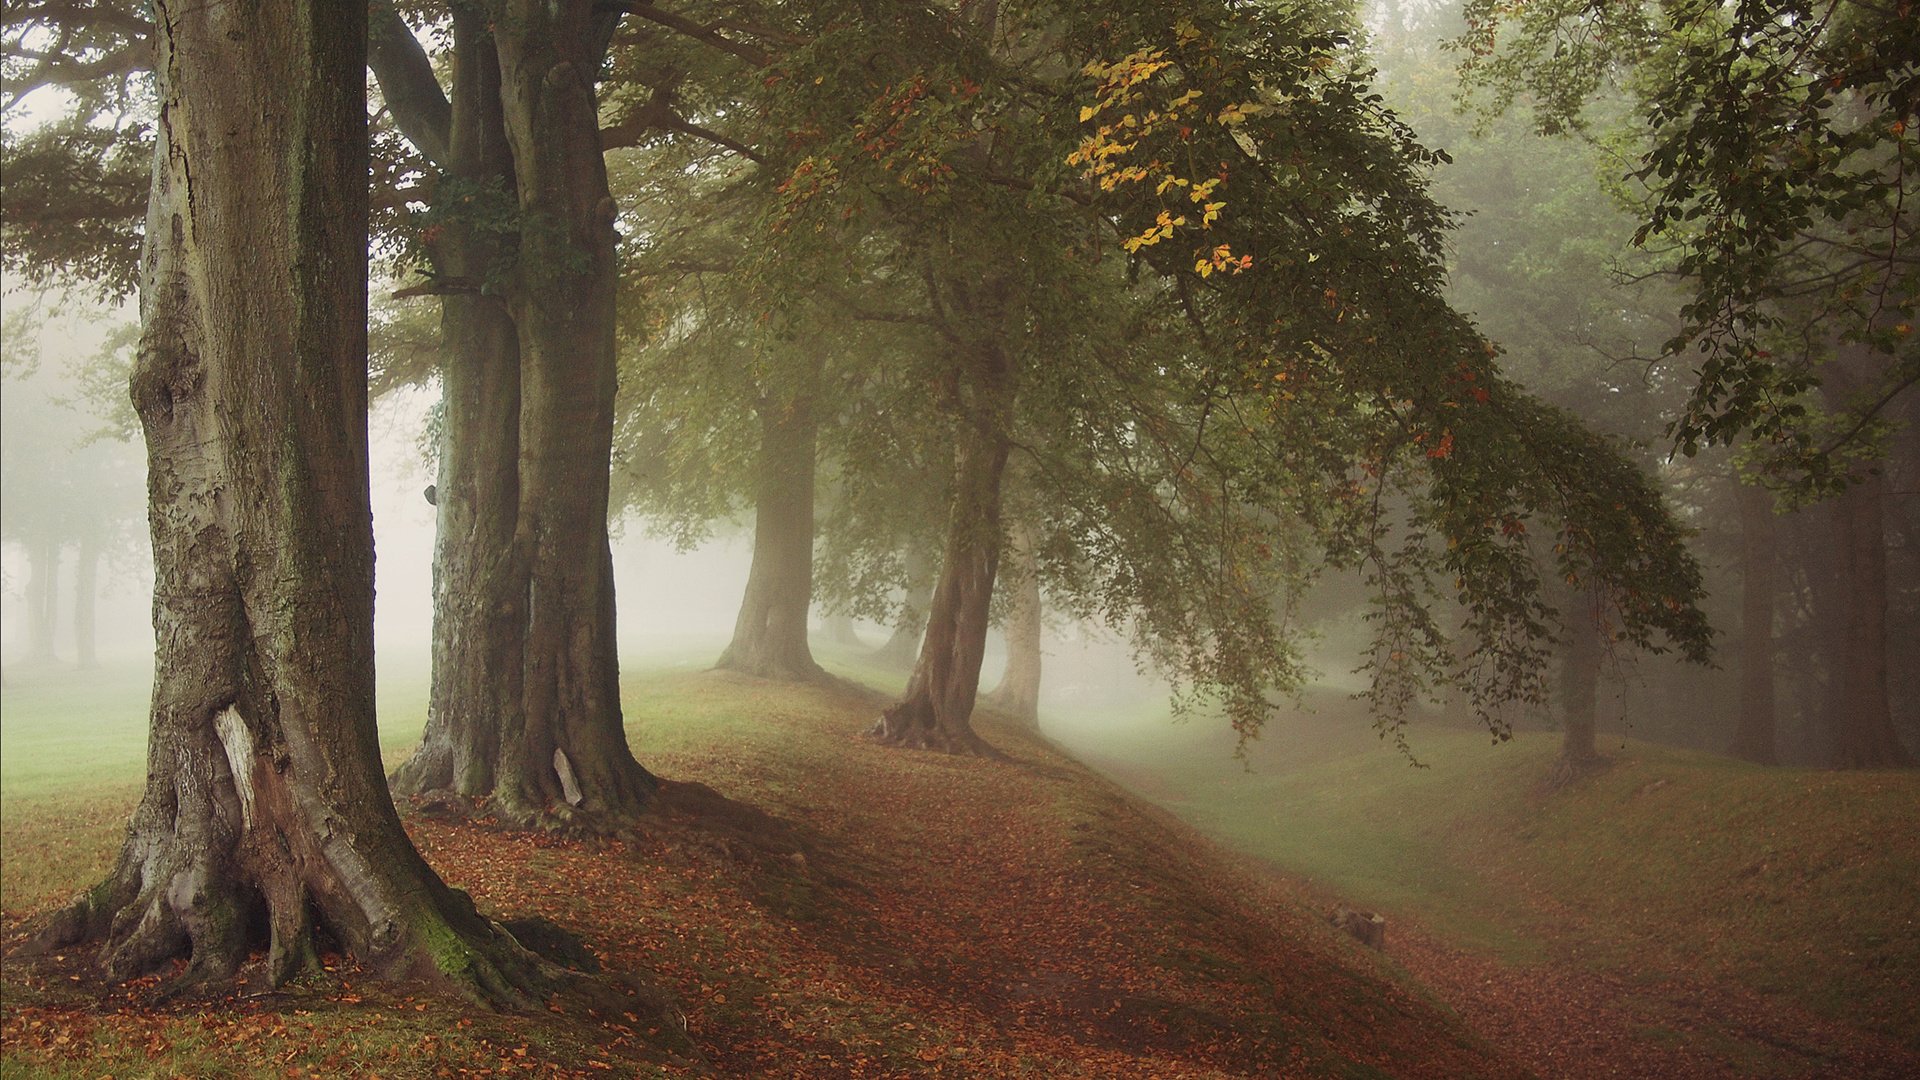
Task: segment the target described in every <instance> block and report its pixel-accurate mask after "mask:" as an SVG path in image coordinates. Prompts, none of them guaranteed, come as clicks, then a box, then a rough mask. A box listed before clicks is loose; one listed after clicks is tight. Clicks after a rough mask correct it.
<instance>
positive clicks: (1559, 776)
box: [1548, 589, 1607, 787]
mask: <svg viewBox="0 0 1920 1080" xmlns="http://www.w3.org/2000/svg"><path fill="white" fill-rule="evenodd" d="M1602 632H1603V629H1602V622H1601V599H1600V597H1599V596H1598V595H1596V594H1595V593H1594V592H1592V591H1591V590H1586V589H1583V590H1581V591H1580V592H1578V593H1576V594H1575V596H1574V599H1573V602H1572V604H1571V605H1570V606H1569V610H1568V612H1567V651H1566V653H1565V655H1564V657H1563V659H1562V661H1561V668H1560V718H1561V724H1562V730H1563V731H1564V735H1563V736H1562V738H1561V741H1560V757H1559V758H1558V759H1556V760H1555V761H1554V763H1553V771H1552V774H1551V776H1550V777H1549V778H1548V785H1549V786H1551V787H1560V786H1563V785H1565V784H1568V783H1571V782H1572V781H1574V780H1576V779H1578V778H1579V777H1581V776H1584V775H1586V774H1587V773H1590V772H1594V771H1596V770H1599V769H1601V768H1604V767H1605V766H1606V764H1607V759H1606V758H1605V757H1604V756H1603V755H1602V754H1601V753H1600V751H1599V749H1598V748H1597V747H1596V746H1595V744H1594V731H1595V723H1594V718H1595V712H1596V709H1595V705H1596V701H1595V699H1596V698H1597V697H1598V695H1599V691H1600V659H1601V656H1602V654H1603V653H1604V646H1603V643H1602V641H1601V638H1600V635H1601V634H1602Z"/></svg>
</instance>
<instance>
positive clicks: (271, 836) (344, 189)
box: [39, 2, 544, 1001]
mask: <svg viewBox="0 0 1920 1080" xmlns="http://www.w3.org/2000/svg"><path fill="white" fill-rule="evenodd" d="M156 15H157V16H158V19H157V22H156V30H155V32H154V42H155V45H156V47H157V54H156V55H157V58H158V63H157V64H156V66H155V73H156V74H155V80H156V84H157V88H158V94H159V102H160V111H159V118H158V125H157V131H158V141H157V144H156V148H155V167H154V171H153V189H152V195H151V199H150V208H149V212H148V218H147V228H146V250H145V255H144V257H143V260H142V262H143V265H144V267H145V271H144V277H143V281H142V290H141V293H142V323H143V330H142V337H141V346H140V352H139V361H138V363H137V366H136V368H135V370H134V373H133V378H132V387H131V389H132V396H133V400H134V404H135V409H136V411H137V412H138V413H139V416H140V420H141V424H142V427H143V430H144V432H145V437H146V442H147V449H148V462H149V489H148V490H149V498H150V500H151V515H150V520H151V522H152V531H153V547H154V555H155V572H156V579H157V585H156V591H155V595H156V604H155V614H154V623H155V630H156V633H157V637H158V645H157V650H156V655H155V665H154V666H155V672H156V676H155V678H156V683H155V687H154V695H153V712H152V729H151V736H150V742H149V768H148V779H147V789H146V792H145V794H144V796H143V797H142V800H141V802H140V805H139V807H138V808H137V809H136V810H135V812H134V817H133V821H132V824H131V825H130V826H129V828H128V834H127V841H126V845H125V847H124V848H123V849H122V851H121V855H120V858H119V861H118V863H117V864H116V866H115V867H114V869H113V870H112V871H111V872H110V873H109V875H108V876H107V878H106V880H104V881H103V882H101V883H100V884H99V885H97V886H95V887H94V888H93V889H91V890H90V891H88V892H87V893H85V894H83V895H82V896H81V897H80V898H78V899H77V900H76V901H75V902H74V903H73V904H72V905H71V906H69V907H68V908H66V909H65V910H64V911H62V912H60V913H58V914H57V915H55V916H54V917H53V919H52V920H51V922H50V923H49V925H48V926H47V927H45V929H44V930H43V932H42V933H41V935H40V937H39V942H40V944H41V946H42V947H45V948H52V947H65V946H68V945H71V944H74V943H77V942H80V941H99V942H101V943H102V944H103V951H102V967H103V968H104V970H105V972H106V973H107V974H108V975H109V976H110V977H113V978H127V977H130V976H133V975H137V974H140V973H142V972H145V971H148V970H150V969H153V968H155V967H158V966H160V965H162V964H164V963H165V962H167V961H169V960H172V959H175V958H183V959H187V960H188V961H189V967H188V969H187V972H186V974H185V975H184V977H183V978H184V980H185V981H186V983H188V984H192V983H195V982H201V981H213V980H220V979H224V978H226V977H228V976H230V975H231V974H232V973H233V972H234V971H235V970H236V969H237V968H238V967H239V966H240V965H241V964H242V963H243V962H244V961H245V960H246V959H247V956H248V954H249V952H250V951H251V949H252V948H253V947H254V946H255V945H256V944H259V943H260V942H258V940H257V938H258V937H259V936H261V935H262V934H264V936H265V938H266V942H265V944H267V945H268V948H269V954H268V960H267V973H268V979H269V981H270V982H271V983H272V984H274V985H278V984H280V983H283V982H285V981H286V980H288V979H290V978H292V977H294V976H296V975H299V974H301V973H303V972H306V971H309V970H313V969H316V968H317V967H318V962H319V948H320V945H319V938H318V935H320V934H322V933H324V934H326V935H328V936H329V937H330V938H331V939H332V940H334V941H336V942H338V943H339V944H340V945H341V946H342V947H343V948H344V949H345V950H346V951H347V952H349V953H350V954H352V955H354V956H356V957H359V958H361V959H363V960H364V961H366V962H367V963H369V964H370V965H371V966H373V967H374V968H375V969H377V970H379V971H381V972H383V973H385V974H387V975H390V976H395V977H426V978H431V979H437V980H440V981H443V982H446V983H450V984H452V985H454V986H456V987H458V988H460V989H461V990H463V991H465V992H467V993H470V994H472V995H474V996H477V997H482V998H486V999H490V1000H502V1001H507V1000H511V1001H525V1000H528V998H527V997H526V991H528V990H530V989H532V988H534V987H536V986H537V985H538V984H539V982H540V980H541V979H542V978H544V976H542V975H541V974H540V966H539V964H538V962H537V961H535V960H534V959H533V958H532V957H531V956H530V954H528V953H526V952H525V951H524V950H522V949H520V948H519V946H518V945H517V944H516V943H515V942H514V941H513V939H512V937H511V936H510V935H508V934H506V933H505V932H504V931H502V930H501V929H500V928H498V927H497V926H494V925H493V924H491V923H489V922H488V921H486V920H485V919H483V918H481V917H480V916H479V915H478V914H477V913H476V912H475V911H474V908H473V905H472V902H471V901H470V900H468V899H467V898H466V897H465V895H464V894H461V893H458V892H456V891H454V890H452V889H449V888H447V887H446V886H445V885H444V884H443V883H442V882H441V881H440V879H439V878H438V877H437V876H436V875H435V874H434V873H433V871H432V870H431V869H430V868H428V866H427V865H426V863H425V862H424V861H423V860H422V859H421V858H420V856H419V853H418V852H416V851H415V850H414V848H413V846H412V844H411V843H409V842H408V840H407V837H406V834H405V833H404V832H403V831H402V830H401V827H400V821H399V818H398V816H397V814H396V813H395V812H394V808H393V804H392V801H391V800H390V799H389V798H388V797H387V793H386V788H385V784H384V782H383V780H382V777H381V775H380V758H379V746H378V741H377V732H376V730H375V726H374V706H373V700H374V699H373V537H372V511H371V504H370V494H369V490H368V475H367V442H366V439H367V429H366V338H365V330H364V328H365V325H366V320H365V304H366V254H365V253H366V241H367V232H366V220H367V217H366V199H365V187H364V183H365V169H366V146H367V136H366V130H367V129H366V123H367V121H366V116H367V113H366V97H365V90H364V87H365V80H364V78H363V77H362V71H363V69H364V66H365V55H366V54H365V48H366V45H365V42H366V9H365V8H363V7H360V6H358V5H351V4H332V3H306V2H302V3H288V4H283V5H278V6H275V7H272V8H270V9H262V10H257V11H256V10H242V9H239V8H234V7H229V6H223V5H212V6H207V5H176V4H172V3H167V2H162V3H160V4H158V5H157V6H156ZM263 118H264V119H263Z"/></svg>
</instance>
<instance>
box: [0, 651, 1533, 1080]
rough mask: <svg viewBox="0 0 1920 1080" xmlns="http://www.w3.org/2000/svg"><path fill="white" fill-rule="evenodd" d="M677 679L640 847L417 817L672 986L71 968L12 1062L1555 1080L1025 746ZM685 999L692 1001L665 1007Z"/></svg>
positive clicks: (489, 878)
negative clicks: (516, 1002) (556, 986)
mask: <svg viewBox="0 0 1920 1080" xmlns="http://www.w3.org/2000/svg"><path fill="white" fill-rule="evenodd" d="M669 689H670V691H671V692H673V693H676V694H680V695H699V696H702V697H703V698H704V699H708V700H709V702H710V699H711V698H714V697H718V698H720V699H721V700H724V701H725V702H727V704H728V706H729V711H730V716H731V718H730V719H727V720H724V721H722V722H719V723H716V724H713V725H711V733H710V734H711V741H710V742H705V743H701V744H699V745H693V746H690V747H688V746H683V748H682V749H680V750H679V751H678V752H663V751H658V750H656V751H653V752H649V749H648V745H647V737H646V722H645V720H644V716H645V708H646V706H645V702H644V701H643V702H638V703H636V704H635V706H633V707H632V708H630V715H637V716H639V717H641V719H640V720H639V721H638V723H637V727H638V731H637V735H636V739H635V743H636V749H637V751H638V752H639V753H640V755H641V756H642V759H643V760H645V761H646V762H647V764H648V766H649V767H650V768H653V769H655V770H656V771H658V772H661V773H664V774H666V775H673V776H680V777H685V778H687V780H689V781H698V783H697V784H683V785H673V786H670V787H669V788H668V790H667V794H666V796H665V797H664V798H663V800H662V806H661V807H660V809H659V811H658V813H657V815H656V818H655V820H654V821H652V822H650V823H648V825H647V826H645V827H643V828H642V829H641V830H639V831H638V833H636V834H635V835H634V836H633V837H631V838H630V839H627V840H605V839H569V838H560V837H554V836H548V835H542V834H535V833H522V832H511V831H506V830H501V829H498V828H495V827H491V826H489V825H488V824H487V823H485V821H484V820H480V821H475V820H469V819H464V818H461V817H459V816H453V817H437V816H422V815H416V816H414V817H412V818H411V819H410V820H409V829H410V831H411V833H412V835H413V837H414V840H415V843H416V844H418V845H419V846H420V848H421V850H422V852H423V853H424V854H425V855H426V857H427V858H428V860H429V861H430V862H431V863H432V864H433V865H434V866H435V867H436V868H437V869H439V870H440V872H441V873H442V874H443V875H445V876H446V878H447V879H448V880H449V881H450V882H451V883H453V884H455V885H458V886H460V887H462V888H465V889H467V890H469V891H470V892H472V893H473V895H474V897H475V899H476V901H477V902H478V903H479V905H480V907H481V910H483V911H486V912H489V913H494V914H496V915H498V916H499V917H502V918H510V917H524V916H540V917H544V918H546V919H550V920H552V921H553V922H554V923H556V924H558V925H559V926H562V927H565V928H566V929H567V930H569V931H572V932H573V933H575V934H577V935H579V936H580V937H581V938H582V939H584V941H585V943H586V945H587V947H588V948H589V949H590V950H591V951H592V953H593V955H594V958H595V959H597V960H598V962H599V964H600V965H601V966H602V968H603V969H605V970H606V971H608V972H612V973H628V974H630V975H631V976H632V977H633V978H634V979H635V980H638V981H640V982H643V983H645V984H647V989H646V990H644V991H641V992H636V993H635V994H634V995H633V998H632V1000H633V1001H634V1002H635V1008H633V1009H632V1010H629V1011H625V1012H624V1013H621V1014H619V1015H615V1014H613V1013H612V1012H609V1011H608V1008H607V1006H606V1004H605V1002H606V1000H607V998H606V996H605V995H601V996H598V997H596V998H594V999H592V1002H593V1003H592V1004H589V1003H588V1001H587V1000H586V999H582V1000H580V1001H575V1000H573V999H563V998H555V999H554V1000H553V1001H552V1002H550V1003H549V1007H548V1010H547V1012H546V1013H544V1014H542V1015H522V1016H512V1015H495V1014H481V1013H471V1012H469V1011H468V1010H465V1009H463V1008H462V1007H461V1006H460V1004H459V1003H458V1002H450V1001H446V1000H440V999H433V1000H429V999H426V998H420V999H417V1000H416V999H414V998H410V997H408V996H406V991H405V989H404V988H402V989H398V990H396V989H394V988H390V987H383V986H381V985H379V984H377V983H374V982H372V981H370V980H364V979H363V976H362V974H361V973H360V972H358V971H354V970H350V969H349V968H347V967H346V965H343V964H339V963H337V962H336V963H335V964H334V965H333V966H334V969H335V970H332V971H330V972H328V973H326V975H325V976H324V977H323V978H316V979H313V980H310V981H309V982H308V983H307V984H305V985H303V986H301V987H298V988H295V989H294V990H291V991H287V992H276V993H272V994H261V995H258V996H248V995H247V988H246V987H245V986H242V987H239V988H237V993H236V994H235V995H234V996H231V997H228V998H225V999H221V1000H217V1001H203V1002H197V1003H192V1004H175V1005H170V1006H168V1005H160V1004H157V1003H155V1002H154V1001H153V1000H152V993H153V991H152V981H143V984H134V985H129V986H126V987H120V988H114V989H112V990H110V991H108V992H106V993H104V994H101V993H100V992H98V991H89V990H87V989H85V987H86V986H87V983H86V982H85V981H84V979H82V978H81V975H82V972H81V969H80V967H79V961H80V958H78V957H68V958H66V959H65V960H62V961H57V962H51V963H49V964H47V965H45V966H42V967H38V968H36V969H34V970H33V971H32V972H30V973H26V974H24V975H23V974H22V973H19V972H9V974H8V977H7V978H8V990H9V993H8V995H7V998H8V1000H7V1002H6V1005H5V1011H4V1017H3V1019H0V1023H3V1024H4V1027H3V1028H0V1035H4V1038H5V1043H6V1045H7V1048H8V1049H7V1056H8V1058H10V1059H13V1060H15V1061H17V1062H19V1063H21V1064H24V1065H27V1066H29V1067H43V1068H64V1069H68V1070H70V1071H73V1072H74V1073H75V1074H76V1075H80V1074H84V1075H91V1076H99V1075H117V1076H119V1075H194V1076H198V1075H221V1074H226V1075H244V1076H309V1075H318V1076H329V1077H331V1076H345V1075H351V1076H383V1077H402V1076H407V1077H413V1076H481V1075H493V1076H500V1075H508V1076H602V1075H608V1074H618V1075H681V1074H686V1075H720V1076H775V1077H821V1078H835V1080H839V1078H850V1077H896V1076H990V1077H1035V1078H1039V1077H1047V1078H1053V1077H1088V1078H1109V1077H1162V1078H1168V1080H1174V1078H1185V1077H1195V1078H1200V1077H1240V1076H1246V1077H1284V1076H1318V1075H1327V1074H1330V1073H1346V1072H1365V1071H1367V1069H1369V1068H1372V1069H1378V1070H1381V1071H1383V1072H1385V1073H1387V1074H1389V1075H1394V1076H1414V1077H1418V1076H1431V1077H1456V1076H1468V1075H1475V1076H1495V1077H1499V1076H1519V1075H1524V1073H1523V1071H1522V1070H1521V1069H1520V1068H1519V1067H1518V1066H1516V1065H1515V1064H1513V1063H1512V1062H1510V1061H1508V1060H1506V1059H1504V1058H1502V1057H1500V1056H1499V1055H1498V1054H1496V1053H1495V1052H1494V1051H1492V1050H1490V1049H1489V1048H1487V1046H1486V1045H1485V1044H1484V1043H1481V1042H1480V1041H1479V1040H1478V1039H1476V1038H1475V1037H1474V1036H1472V1035H1471V1034H1469V1033H1468V1032H1467V1031H1466V1029H1465V1028H1464V1027H1463V1026H1461V1025H1460V1024H1459V1023H1458V1021H1456V1020H1453V1019H1450V1018H1449V1017H1447V1016H1446V1015H1444V1014H1443V1013H1442V1012H1441V1011H1440V1010H1439V1009H1438V1008H1437V1007H1436V1006H1434V1005H1433V1004H1431V1002H1430V1000H1429V998H1428V996H1427V995H1426V994H1425V993H1424V992H1423V991H1420V990H1418V989H1416V988H1413V987H1411V986H1409V985H1406V984H1404V983H1403V982H1401V981H1399V980H1398V979H1397V978H1396V976H1395V975H1394V974H1393V973H1392V971H1391V970H1390V968H1389V966H1388V965H1386V964H1384V963H1382V962H1381V961H1379V960H1378V959H1377V958H1375V957H1373V956H1372V955H1370V954H1368V953H1366V952H1365V951H1364V950H1362V949H1361V948H1360V947H1359V946H1357V945H1355V944H1354V943H1352V942H1350V941H1347V940H1345V939H1344V938H1342V937H1340V936H1338V935H1336V934H1335V933H1334V932H1333V931H1331V930H1330V929H1329V928H1327V927H1326V926H1325V925H1324V924H1323V923H1322V922H1321V920H1320V919H1319V918H1318V917H1317V916H1316V915H1315V914H1314V913H1313V912H1312V911H1310V910H1308V909H1307V908H1306V907H1304V906H1302V905H1300V904H1298V903H1296V902H1294V901H1293V900H1291V899H1289V898H1287V897H1286V896H1285V895H1284V894H1283V893H1281V892H1279V891H1277V890H1276V889H1275V888H1273V887H1271V886H1269V885H1266V884H1262V883H1261V882H1260V881H1259V880H1258V878H1257V877H1256V876H1254V875H1251V874H1248V873H1246V872H1244V871H1243V870H1242V869H1240V868H1238V867H1237V865H1236V864H1235V862H1234V861H1233V860H1230V859H1224V858H1221V857H1220V856H1218V855H1216V854H1215V853H1214V852H1213V850H1212V849H1211V847H1210V846H1209V845H1208V844H1206V843H1205V842H1203V841H1201V840H1200V839H1199V838H1198V837H1197V836H1196V835H1195V834H1193V833H1192V832H1191V831H1189V830H1187V829H1186V828H1185V827H1183V826H1180V825H1177V824H1174V823H1172V822H1171V821H1170V819H1167V818H1166V817H1164V816H1163V815H1160V814H1158V813H1157V812H1155V811H1151V810H1148V809H1145V808H1143V807H1142V806H1141V805H1139V804H1138V803H1136V802H1134V801H1132V800H1130V799H1128V798H1127V797H1125V796H1123V795H1122V794H1120V793H1119V792H1118V790H1117V789H1115V788H1113V787H1111V786H1110V785H1108V784H1106V783H1105V782H1103V781H1101V780H1099V779H1097V778H1096V777H1094V776H1093V775H1092V774H1090V773H1089V772H1087V771H1086V770H1084V769H1082V768H1080V767H1079V766H1077V765H1074V764H1072V763H1070V762H1068V761H1066V760H1065V759H1063V758H1061V757H1060V756H1058V755H1056V754H1054V753H1053V752H1051V751H1050V750H1048V749H1046V748H1044V747H1043V746H1041V745H1040V744H1038V743H1036V742H1032V741H1028V740H1027V739H1026V737H1024V736H1021V735H1018V734H1015V733H1013V732H1008V731H999V730H991V729H990V730H989V731H988V735H989V737H990V739H991V740H992V741H994V742H995V743H996V744H998V745H999V746H1000V747H1001V748H1002V749H1003V750H1006V751H1007V752H1008V754H1009V756H1010V760H1007V761H994V760H986V759H979V758H955V757H950V756H947V755H938V754H924V753H912V752H904V751H897V750H890V749H887V748H884V747H879V746H875V745H873V744H871V743H868V742H866V741H864V740H862V739H860V738H858V737H857V736H858V732H859V731H860V730H861V728H862V727H863V726H864V722H865V720H866V718H867V717H868V715H869V713H870V710H871V703H870V702H868V701H866V700H865V699H864V698H862V697H860V696H858V695H854V694H851V693H849V692H847V691H845V690H844V689H836V688H828V689H817V690H804V689H798V690H788V689H784V688H778V689H776V688H772V687H770V686H769V684H764V683H756V682H754V681H751V680H744V679H739V678H736V677H729V676H718V675H707V676H698V677H686V678H684V679H682V680H679V681H678V682H677V685H673V686H670V687H669ZM707 736H708V730H707V729H705V728H703V729H701V731H700V737H701V738H702V739H704V738H707ZM728 795H731V796H732V798H728V797H727V796H728ZM17 932H18V926H17V925H16V926H13V927H9V936H12V935H13V934H16V933H17ZM607 978H610V979H617V978H618V976H617V975H613V976H607ZM655 995H658V997H659V998H664V999H665V1000H667V1001H670V1002H671V1003H672V1004H671V1005H670V1006H669V1007H667V1008H665V1009H664V1010H662V1009H659V1008H658V1007H654V1006H642V1005H641V1004H640V1003H641V1002H643V1001H649V1000H656V999H655ZM594 1010H597V1011H594Z"/></svg>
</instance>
